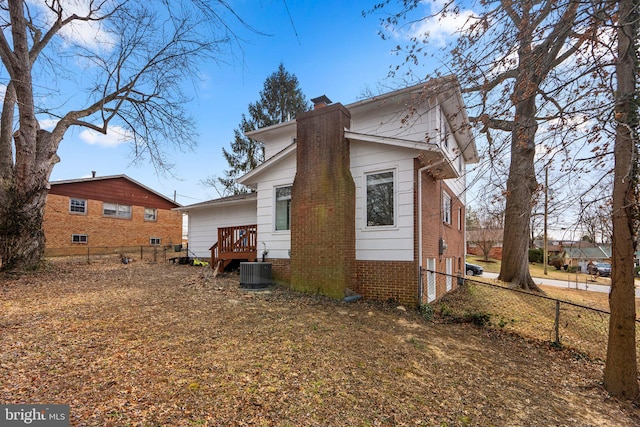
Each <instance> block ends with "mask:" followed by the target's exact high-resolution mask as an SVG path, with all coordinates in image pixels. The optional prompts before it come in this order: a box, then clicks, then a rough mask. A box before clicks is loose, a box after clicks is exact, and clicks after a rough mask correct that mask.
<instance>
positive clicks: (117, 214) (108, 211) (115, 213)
mask: <svg viewBox="0 0 640 427" xmlns="http://www.w3.org/2000/svg"><path fill="white" fill-rule="evenodd" d="M102 214H103V215H104V216H109V217H113V218H127V219H129V218H131V206H129V205H119V204H117V203H102Z"/></svg>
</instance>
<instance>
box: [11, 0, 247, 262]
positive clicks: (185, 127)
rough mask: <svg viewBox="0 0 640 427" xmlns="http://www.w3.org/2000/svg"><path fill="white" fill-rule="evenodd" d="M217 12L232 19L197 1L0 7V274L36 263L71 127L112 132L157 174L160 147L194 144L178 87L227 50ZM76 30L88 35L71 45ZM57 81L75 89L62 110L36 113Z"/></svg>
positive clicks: (221, 7)
mask: <svg viewBox="0 0 640 427" xmlns="http://www.w3.org/2000/svg"><path fill="white" fill-rule="evenodd" d="M224 13H229V14H230V15H232V16H235V15H234V14H233V11H232V10H231V9H229V8H228V6H227V4H226V2H223V1H220V2H207V1H201V0H194V1H193V2H186V1H185V2H178V1H174V2H171V4H169V2H168V1H161V2H149V3H147V2H134V1H128V0H121V1H109V0H86V1H63V0H46V1H42V2H26V1H23V0H8V1H6V2H1V3H0V25H1V26H2V33H1V34H0V59H1V60H2V66H3V67H4V70H0V72H1V71H4V72H5V73H6V75H8V82H7V84H6V91H5V96H4V100H3V105H2V112H1V117H0V120H1V121H0V125H1V126H0V262H1V263H2V268H4V269H13V268H24V269H32V268H35V267H37V266H38V264H39V262H40V261H41V258H42V255H43V251H44V243H45V237H44V233H43V230H42V219H43V213H44V207H45V201H46V195H47V187H48V180H49V177H50V174H51V171H52V169H53V167H54V165H55V164H56V163H58V162H59V160H60V159H59V158H58V155H57V151H58V147H59V145H60V143H61V142H62V140H63V137H64V135H65V133H66V132H67V131H68V130H69V129H70V128H71V127H72V126H81V127H84V128H87V129H91V130H93V131H96V132H100V133H103V134H106V133H107V132H108V131H110V130H111V129H112V128H113V127H116V126H117V127H120V128H121V131H122V132H123V133H124V134H125V135H126V138H127V139H128V140H129V141H130V142H131V144H132V147H133V151H134V154H135V156H137V157H138V158H148V159H150V160H151V161H152V162H153V163H154V165H156V167H157V168H159V169H166V168H169V167H170V166H171V165H170V164H168V163H167V162H166V160H165V156H164V153H163V148H162V147H163V146H164V144H165V143H167V142H173V143H175V144H176V145H178V146H185V147H189V146H191V145H192V144H193V143H194V141H195V138H194V137H195V128H194V125H193V122H192V121H191V119H190V118H189V117H188V116H187V114H186V113H185V110H184V107H183V106H184V103H185V102H186V101H188V99H186V98H185V97H184V95H182V93H183V92H182V90H181V88H180V84H181V82H183V81H184V79H185V77H188V76H193V75H194V72H195V71H196V70H197V66H196V65H197V63H198V62H199V61H201V60H202V59H204V58H212V57H213V54H215V53H216V52H217V51H218V50H219V48H220V46H221V43H226V42H228V41H229V39H230V35H231V34H232V33H230V30H229V27H228V26H227V25H225V23H224V20H223V15H224ZM83 26H90V27H91V28H93V29H94V30H95V33H94V34H93V35H92V36H91V37H90V40H87V39H84V40H82V41H77V40H76V38H75V36H77V35H81V34H82V31H81V30H82V29H83V28H85V27H83ZM212 30H213V31H212ZM74 77H76V79H73V78H74ZM65 80H71V84H72V85H73V87H74V89H75V90H74V91H73V93H69V94H68V97H67V99H63V100H62V101H60V103H59V105H62V107H60V108H56V109H53V107H52V106H51V105H50V104H44V103H43V100H42V99H43V96H42V95H43V92H46V91H49V92H50V93H51V94H53V93H55V92H56V91H58V90H60V88H61V87H62V86H63V84H62V83H61V82H63V81H65ZM83 88H85V89H87V90H86V92H82V95H83V96H82V99H81V100H80V101H78V97H79V93H80V92H79V91H80V90H82V89H83ZM44 118H47V119H55V126H54V127H53V128H52V129H51V130H46V129H43V128H42V127H41V125H40V122H39V119H44Z"/></svg>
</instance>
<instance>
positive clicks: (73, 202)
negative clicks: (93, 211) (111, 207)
mask: <svg viewBox="0 0 640 427" xmlns="http://www.w3.org/2000/svg"><path fill="white" fill-rule="evenodd" d="M69 212H71V213H77V214H86V213H87V201H86V200H85V199H69Z"/></svg>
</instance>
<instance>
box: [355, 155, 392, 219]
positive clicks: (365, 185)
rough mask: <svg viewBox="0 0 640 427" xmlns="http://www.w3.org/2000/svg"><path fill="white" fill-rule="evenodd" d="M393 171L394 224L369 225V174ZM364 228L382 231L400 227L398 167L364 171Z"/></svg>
mask: <svg viewBox="0 0 640 427" xmlns="http://www.w3.org/2000/svg"><path fill="white" fill-rule="evenodd" d="M386 172H392V173H393V224H389V225H369V221H368V218H367V206H368V201H367V193H368V191H367V176H368V175H375V174H380V173H386ZM362 223H363V224H362V225H363V227H362V229H363V230H365V231H380V230H397V229H398V168H397V167H396V168H387V169H378V170H370V171H365V172H363V173H362Z"/></svg>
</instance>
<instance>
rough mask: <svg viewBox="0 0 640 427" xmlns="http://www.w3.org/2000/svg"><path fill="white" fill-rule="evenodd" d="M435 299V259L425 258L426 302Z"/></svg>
mask: <svg viewBox="0 0 640 427" xmlns="http://www.w3.org/2000/svg"><path fill="white" fill-rule="evenodd" d="M435 299H436V259H435V258H427V302H431V301H433V300H435Z"/></svg>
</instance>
